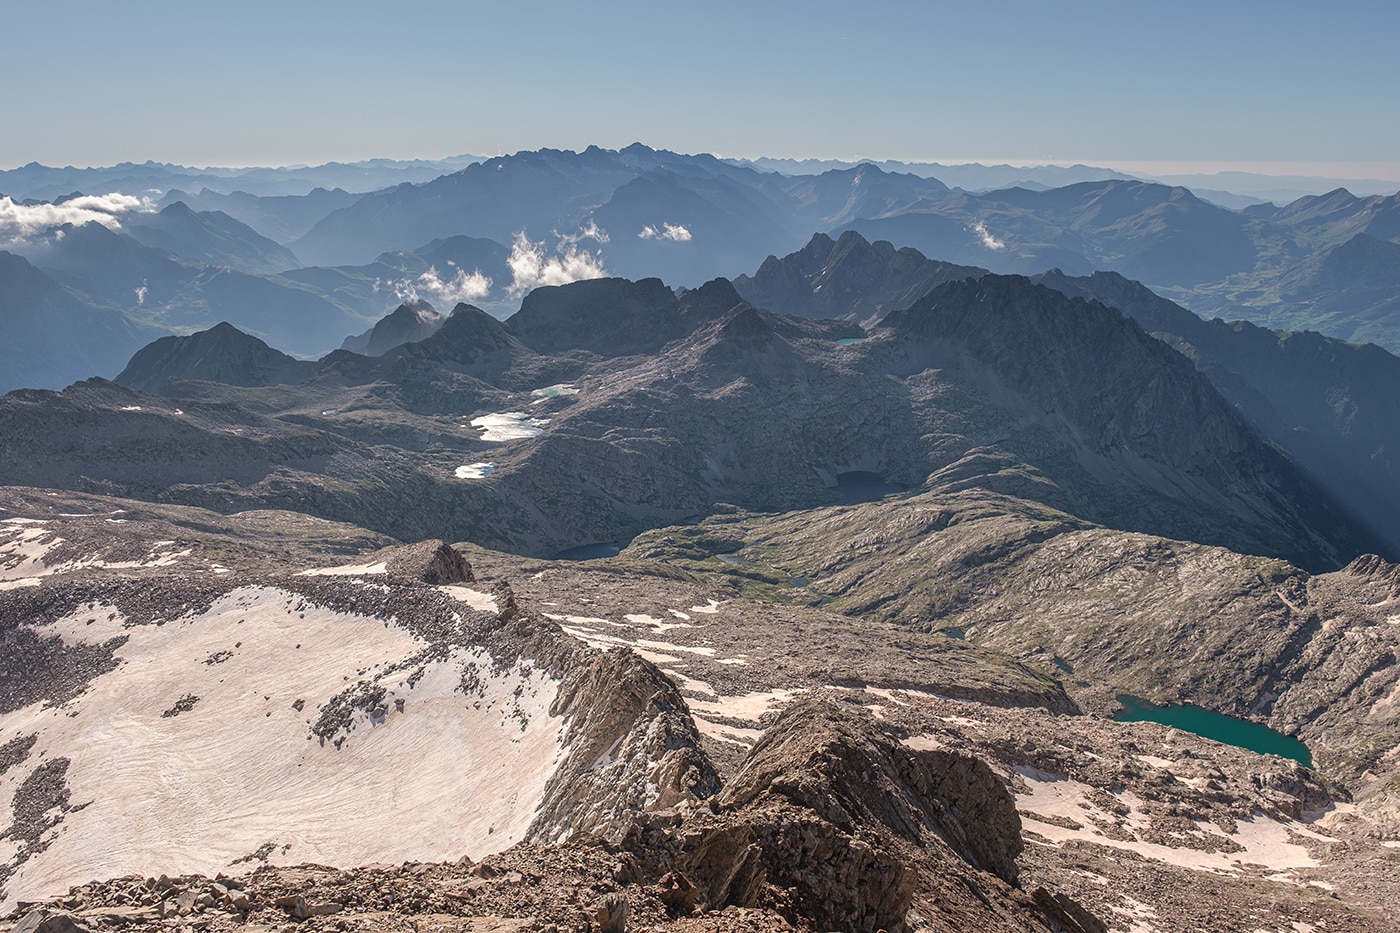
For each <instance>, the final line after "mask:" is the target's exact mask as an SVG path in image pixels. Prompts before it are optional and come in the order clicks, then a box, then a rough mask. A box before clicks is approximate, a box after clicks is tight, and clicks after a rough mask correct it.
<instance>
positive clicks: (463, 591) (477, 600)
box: [438, 586, 501, 613]
mask: <svg viewBox="0 0 1400 933" xmlns="http://www.w3.org/2000/svg"><path fill="white" fill-rule="evenodd" d="M438 589H440V590H442V591H443V592H444V593H446V594H447V595H448V596H451V597H452V598H453V599H456V600H460V601H461V602H464V603H466V604H467V605H468V606H471V607H472V608H473V609H475V610H476V611H477V612H490V613H497V612H500V611H501V609H500V607H499V606H497V605H496V597H494V596H492V595H490V594H489V593H482V592H480V591H479V590H474V589H472V588H471V587H468V586H439V587H438Z"/></svg>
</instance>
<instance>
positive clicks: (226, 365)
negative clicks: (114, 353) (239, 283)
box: [113, 323, 316, 394]
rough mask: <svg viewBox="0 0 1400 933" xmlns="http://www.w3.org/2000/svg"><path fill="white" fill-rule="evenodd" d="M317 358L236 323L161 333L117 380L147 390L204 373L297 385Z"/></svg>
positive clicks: (212, 378) (213, 378) (241, 381)
mask: <svg viewBox="0 0 1400 933" xmlns="http://www.w3.org/2000/svg"><path fill="white" fill-rule="evenodd" d="M315 370H316V364H315V363H311V362H303V361H301V360H297V359H294V358H293V357H290V356H288V355H287V354H285V353H280V352H278V351H277V350H274V349H272V348H271V347H269V346H268V345H267V344H265V343H263V342H262V341H261V340H259V339H258V338H256V337H250V336H249V335H247V334H245V333H243V332H242V331H240V330H238V329H237V328H235V327H234V326H233V325H232V324H228V323H222V324H218V325H217V326H215V327H212V328H210V329H209V330H205V331H200V332H199V333H197V334H192V335H190V336H188V337H162V338H161V339H159V340H157V341H155V342H154V343H151V344H149V345H147V346H145V347H143V348H142V349H141V351H140V352H138V353H137V354H136V355H135V356H133V357H132V358H131V362H130V363H128V364H127V366H126V368H125V369H123V370H122V371H121V373H120V374H119V375H118V376H117V378H116V379H115V380H113V381H114V382H116V383H117V384H118V385H123V386H126V387H128V388H131V389H139V390H141V391H142V392H152V393H157V394H159V393H165V392H168V391H170V389H171V386H170V383H171V380H181V379H186V380H187V379H202V380H207V381H209V382H218V383H223V384H225V385H231V386H275V385H295V384H296V383H299V382H303V381H305V380H306V379H308V378H310V377H311V375H312V374H313V373H314V372H315Z"/></svg>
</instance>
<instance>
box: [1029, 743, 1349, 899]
mask: <svg viewBox="0 0 1400 933" xmlns="http://www.w3.org/2000/svg"><path fill="white" fill-rule="evenodd" d="M1015 770H1016V773H1017V774H1018V775H1020V776H1021V778H1022V779H1023V780H1024V781H1025V784H1026V787H1027V790H1024V791H1018V792H1017V794H1016V808H1017V809H1018V810H1020V811H1022V814H1023V816H1022V819H1023V821H1024V824H1025V828H1026V829H1028V830H1030V831H1031V832H1034V833H1035V834H1037V835H1039V836H1041V837H1043V838H1045V839H1048V840H1050V842H1051V843H1052V844H1054V845H1057V846H1062V845H1064V844H1066V843H1069V842H1076V841H1080V842H1092V843H1095V844H1097V845H1102V846H1110V847H1112V848H1118V849H1126V850H1129V851H1132V852H1136V853H1138V854H1139V855H1141V856H1143V857H1144V858H1148V859H1152V860H1154V861H1158V862H1165V863H1167V864H1170V865H1176V866H1179V867H1182V868H1190V869H1194V870H1197V871H1209V872H1215V873H1219V874H1229V875H1237V874H1240V873H1241V872H1243V871H1244V870H1245V869H1246V867H1248V866H1258V867H1261V868H1264V869H1266V870H1269V871H1273V872H1278V873H1280V874H1279V875H1278V876H1276V877H1277V878H1278V880H1284V881H1292V880H1293V877H1292V875H1291V874H1290V872H1291V870H1292V869H1296V868H1314V867H1316V866H1317V865H1318V864H1319V862H1318V861H1317V860H1316V859H1315V858H1313V857H1312V856H1311V855H1310V854H1309V853H1308V850H1307V848H1305V847H1304V846H1302V845H1299V844H1298V843H1296V842H1294V841H1293V837H1294V836H1296V835H1303V836H1306V837H1308V838H1313V839H1317V840H1321V841H1329V842H1330V841H1332V840H1331V838H1330V837H1328V836H1324V835H1321V834H1320V833H1316V832H1313V831H1312V830H1310V829H1307V828H1306V827H1304V826H1302V825H1301V824H1296V823H1284V822H1280V821H1278V820H1273V819H1269V818H1267V817H1265V816H1262V815H1258V816H1256V817H1255V818H1254V819H1248V820H1239V821H1237V823H1236V830H1235V832H1234V833H1232V834H1228V835H1227V834H1226V833H1224V832H1222V831H1220V830H1219V829H1218V828H1216V827H1215V826H1214V825H1213V824H1210V823H1205V822H1199V821H1198V822H1197V823H1196V825H1197V827H1198V828H1199V829H1200V831H1201V832H1202V833H1205V834H1208V835H1216V836H1220V837H1222V838H1224V839H1229V840H1231V841H1232V842H1234V843H1236V844H1238V845H1239V846H1241V847H1242V850H1243V851H1237V852H1206V851H1202V850H1200V849H1193V848H1188V847H1185V846H1183V847H1180V848H1176V847H1173V846H1167V845H1162V844H1161V843H1156V842H1146V841H1144V840H1143V839H1141V838H1140V835H1139V834H1140V833H1141V832H1142V831H1144V830H1147V829H1148V828H1149V827H1150V825H1151V821H1150V819H1149V818H1148V817H1147V816H1146V815H1145V809H1146V801H1144V800H1142V799H1141V798H1139V797H1137V796H1136V795H1134V794H1132V793H1131V792H1129V791H1121V792H1119V793H1115V794H1112V795H1111V796H1112V797H1113V798H1114V801H1115V803H1116V805H1121V806H1122V807H1124V808H1126V810H1127V814H1126V817H1125V818H1124V820H1123V821H1122V822H1120V821H1119V818H1118V816H1117V815H1116V814H1113V813H1110V812H1108V811H1106V810H1104V809H1103V808H1102V807H1100V806H1099V805H1098V804H1097V803H1095V798H1096V797H1098V796H1099V792H1098V791H1097V790H1096V789H1095V788H1094V787H1092V786H1090V785H1088V784H1084V783H1081V782H1079V781H1074V780H1070V779H1068V778H1064V777H1060V776H1058V775H1054V774H1047V773H1046V772H1043V771H1038V770H1036V769H1035V768H1029V767H1023V766H1017V767H1016V769H1015ZM1100 799H1101V798H1100ZM1038 817H1041V818H1044V820H1046V821H1042V819H1038ZM1064 821H1072V822H1073V823H1075V824H1078V825H1079V827H1080V828H1078V829H1071V828H1069V827H1067V826H1063V825H1058V824H1059V823H1061V822H1064ZM1096 824H1099V825H1117V826H1118V827H1119V829H1120V830H1123V831H1124V832H1125V833H1126V834H1127V835H1129V836H1131V837H1132V838H1131V839H1115V838H1111V837H1110V836H1108V835H1105V834H1104V833H1103V832H1100V831H1099V830H1098V829H1097V828H1095V826H1096ZM1115 835H1118V834H1117V833H1115Z"/></svg>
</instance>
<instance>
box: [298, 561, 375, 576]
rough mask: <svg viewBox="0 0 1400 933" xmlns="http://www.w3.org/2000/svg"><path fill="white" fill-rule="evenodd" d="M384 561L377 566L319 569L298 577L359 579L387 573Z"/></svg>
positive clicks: (359, 565)
mask: <svg viewBox="0 0 1400 933" xmlns="http://www.w3.org/2000/svg"><path fill="white" fill-rule="evenodd" d="M388 572H389V568H388V565H387V564H385V562H384V561H380V562H379V563H377V564H342V565H341V566H339V567H321V568H319V569H317V570H303V571H302V572H301V573H299V574H297V576H299V577H359V576H365V575H368V574H381V573H388Z"/></svg>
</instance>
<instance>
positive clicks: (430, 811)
mask: <svg viewBox="0 0 1400 933" xmlns="http://www.w3.org/2000/svg"><path fill="white" fill-rule="evenodd" d="M89 620H91V621H89ZM123 623H124V619H123V618H122V617H121V615H120V614H119V613H117V612H115V611H114V610H113V609H112V608H111V607H105V606H101V605H96V604H94V605H93V606H92V607H90V608H84V609H81V610H79V611H78V612H76V613H74V614H72V615H69V616H67V617H65V618H63V619H60V620H59V621H58V622H56V623H54V624H52V625H49V626H45V627H43V628H39V629H37V630H36V631H37V633H38V634H40V635H41V636H46V637H48V636H59V637H61V638H62V639H63V640H64V642H65V643H68V644H77V643H87V644H92V643H102V642H107V641H109V640H110V639H112V638H118V637H122V636H125V637H126V639H127V640H126V642H125V644H123V645H122V646H121V647H120V648H118V649H117V651H116V658H117V659H118V661H119V662H120V663H119V664H118V666H117V667H116V668H115V669H114V670H112V671H110V672H108V673H106V674H103V675H101V676H99V677H97V678H96V679H95V680H93V681H92V683H91V684H90V685H89V687H88V689H87V690H86V692H84V693H83V694H82V695H81V696H79V697H77V698H76V699H74V700H72V701H70V702H68V703H66V704H63V705H60V706H54V705H47V704H44V703H36V704H33V705H31V706H28V707H25V708H23V709H19V710H16V711H14V712H12V713H9V714H7V715H4V716H0V743H5V742H9V741H11V740H13V739H16V738H21V739H22V738H24V737H27V736H31V735H33V736H37V739H36V740H35V742H34V744H33V746H32V748H31V749H30V750H29V753H28V755H27V757H25V759H24V760H23V761H22V762H21V763H20V764H18V765H15V766H12V767H10V768H9V769H8V770H7V771H5V772H4V774H3V777H0V812H8V811H9V810H10V809H11V808H12V806H13V804H14V802H15V801H14V798H15V794H16V791H17V789H19V788H20V787H21V786H22V785H23V784H24V782H25V780H26V779H27V778H29V777H30V776H31V775H32V774H34V773H35V772H36V771H37V770H38V769H39V768H40V767H49V768H50V770H51V771H52V770H54V768H53V766H54V763H56V762H58V760H59V759H67V760H68V765H67V768H66V772H61V773H62V779H63V780H65V781H66V784H67V788H68V790H69V798H68V801H67V804H66V807H56V808H52V809H51V810H50V812H49V813H48V814H47V815H46V816H47V818H48V819H50V820H52V819H54V818H57V819H58V820H59V822H58V823H57V825H56V826H54V827H52V828H50V829H48V830H46V831H44V832H43V833H42V835H41V836H39V837H38V839H37V842H38V845H37V846H33V847H31V848H30V849H29V850H28V858H27V860H24V859H23V858H22V856H23V855H24V853H25V851H26V844H25V843H23V842H18V841H14V840H4V841H0V869H3V868H4V866H5V863H9V864H10V865H12V866H15V870H14V874H13V875H12V876H11V877H10V879H9V881H8V883H7V884H6V886H5V890H4V891H3V898H0V900H2V901H3V903H0V911H7V910H10V909H11V908H13V906H14V904H15V901H16V900H19V899H24V900H33V899H38V898H40V897H42V896H45V895H50V894H54V893H58V892H62V891H64V890H66V889H67V888H68V887H69V886H70V885H73V884H78V883H82V882H86V881H88V880H90V879H93V878H106V877H115V876H119V875H123V874H127V873H133V872H135V873H141V874H145V875H148V876H149V875H159V874H161V873H162V872H165V873H170V874H175V873H179V872H202V873H205V874H211V875H212V874H213V873H215V872H217V871H220V870H230V868H232V870H234V871H237V870H238V867H239V866H240V865H241V866H242V867H244V868H252V867H256V865H257V864H258V863H257V862H255V861H248V860H246V859H244V857H245V856H249V855H251V854H253V853H255V852H256V853H260V857H262V858H265V859H266V860H267V861H270V862H272V863H274V864H296V863H302V862H317V863H322V864H331V865H362V864H367V863H373V862H399V861H404V860H409V859H417V860H447V859H455V858H458V857H460V856H461V855H463V854H470V855H472V856H473V857H478V858H479V857H480V856H481V855H483V854H486V853H490V852H495V851H499V850H502V849H505V848H507V847H509V846H510V845H512V844H513V843H515V842H518V841H519V840H520V839H521V838H523V836H524V834H525V832H526V829H527V828H528V826H529V825H530V822H531V819H532V818H533V816H534V814H535V811H536V809H537V807H538V805H539V802H540V800H541V798H542V796H543V793H544V789H545V785H546V783H547V782H548V780H549V778H550V777H551V775H552V774H553V772H554V769H555V767H556V765H557V763H558V761H559V758H560V756H561V754H562V752H563V749H562V747H561V735H562V728H563V719H562V718H561V717H553V716H550V715H549V708H550V704H551V703H552V702H553V700H554V699H555V697H556V695H557V693H558V683H557V682H556V681H554V680H551V679H550V678H549V677H548V676H547V675H546V674H544V673H543V672H539V671H535V670H533V669H531V668H530V667H529V666H528V665H526V664H516V665H515V666H513V667H506V668H504V669H500V670H497V669H496V668H495V666H494V665H493V663H492V659H491V658H490V657H489V656H488V655H487V654H486V652H485V651H484V650H483V649H480V648H462V647H458V648H453V649H450V650H448V649H442V650H439V651H436V652H425V651H424V649H425V648H426V647H427V644H426V642H423V641H421V640H420V639H418V638H417V637H415V636H414V635H413V634H411V633H410V632H408V631H407V630H405V629H403V628H401V627H400V626H399V625H397V624H395V623H393V622H389V623H385V622H384V621H382V620H379V619H374V618H368V617H363V616H358V615H350V614H345V613H340V612H335V611H332V610H330V609H325V608H322V607H318V606H315V605H313V604H311V603H309V602H306V601H305V600H304V599H303V598H302V597H301V596H299V595H296V594H292V593H289V592H286V591H284V590H279V589H276V588H271V587H243V588H240V589H237V590H234V591H233V592H230V593H228V594H227V595H225V596H224V597H222V598H221V599H219V600H218V601H217V602H215V603H214V604H213V606H212V607H211V608H210V609H209V610H208V611H207V612H203V613H200V614H198V615H195V616H188V617H185V618H183V619H180V620H177V621H173V622H167V623H165V624H162V625H138V626H130V627H126V626H124V624H123ZM390 668H392V670H388V669H390ZM377 674H378V675H381V676H380V677H379V678H378V684H379V685H380V686H382V687H384V688H385V691H386V692H385V693H384V694H383V695H382V696H381V695H378V694H376V693H375V692H374V690H373V687H374V685H373V683H372V681H374V680H375V679H376V675H377ZM386 674H387V676H384V675H386ZM361 688H365V689H361ZM357 691H358V692H357ZM337 697H339V700H338V701H337V702H334V703H333V702H332V701H333V700H336V698H337ZM351 699H358V700H359V701H360V702H359V703H358V706H359V707H360V708H358V709H357V708H356V706H357V704H356V703H352V702H348V701H349V700H351ZM400 701H401V702H400ZM328 705H329V707H330V709H331V711H332V714H328V716H327V717H326V718H325V719H322V708H323V707H327V706H328ZM337 711H339V712H338V713H337ZM318 721H319V722H320V726H319V727H317V724H318ZM328 723H329V728H328V726H327V724H328ZM314 727H317V728H316V732H318V733H320V735H316V734H313V728H314ZM46 763H47V764H46ZM16 812H18V811H16ZM35 849H37V850H38V851H34V850H35ZM240 860H242V861H241V862H240Z"/></svg>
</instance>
